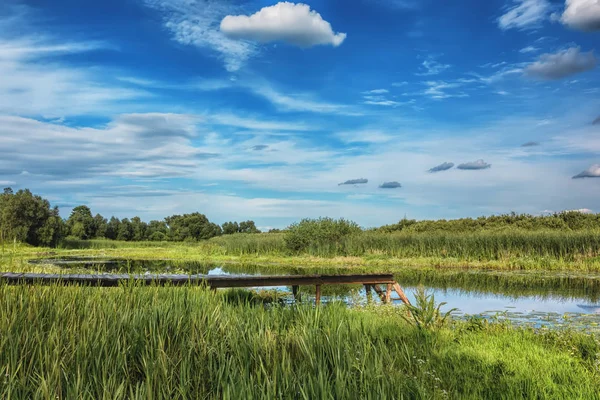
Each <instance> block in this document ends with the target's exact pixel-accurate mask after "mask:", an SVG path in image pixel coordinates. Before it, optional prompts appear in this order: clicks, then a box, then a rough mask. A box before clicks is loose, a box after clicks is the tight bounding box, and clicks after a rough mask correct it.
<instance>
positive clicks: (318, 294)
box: [315, 285, 321, 305]
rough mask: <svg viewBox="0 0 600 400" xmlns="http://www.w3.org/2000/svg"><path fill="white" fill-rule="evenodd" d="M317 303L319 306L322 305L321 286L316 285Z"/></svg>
mask: <svg viewBox="0 0 600 400" xmlns="http://www.w3.org/2000/svg"><path fill="white" fill-rule="evenodd" d="M315 303H316V304H317V305H319V304H321V285H316V291H315Z"/></svg>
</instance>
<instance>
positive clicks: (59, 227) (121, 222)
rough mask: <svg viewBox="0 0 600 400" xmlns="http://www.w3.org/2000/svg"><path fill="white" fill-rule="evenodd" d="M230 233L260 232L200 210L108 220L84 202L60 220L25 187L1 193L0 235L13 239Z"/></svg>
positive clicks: (186, 237)
mask: <svg viewBox="0 0 600 400" xmlns="http://www.w3.org/2000/svg"><path fill="white" fill-rule="evenodd" d="M234 233H260V230H258V228H256V225H255V223H254V221H250V220H249V221H242V222H239V223H238V222H226V223H224V224H223V225H222V226H221V225H218V224H215V223H213V222H210V221H209V220H208V218H207V217H206V216H205V215H204V214H201V213H198V212H195V213H191V214H183V215H172V216H169V217H166V218H165V219H164V220H160V221H159V220H153V221H150V222H148V223H147V222H145V221H142V220H141V219H140V218H139V217H133V218H131V219H129V218H123V219H119V218H116V217H114V216H113V217H111V218H110V219H107V218H105V217H103V216H102V215H100V214H96V215H93V214H92V211H91V210H90V208H89V207H88V206H84V205H82V206H77V207H75V208H73V210H72V211H71V214H70V215H69V218H67V219H66V220H64V219H62V218H61V217H60V215H59V210H58V207H51V206H50V202H49V201H48V200H46V199H44V198H42V197H41V196H38V195H34V194H33V193H31V191H29V190H28V189H22V190H19V191H18V192H16V193H15V192H13V190H12V189H11V188H5V189H4V191H3V193H2V194H1V195H0V240H2V241H5V240H10V241H12V240H15V241H17V242H22V243H28V244H31V245H34V246H56V245H57V244H58V243H59V242H60V241H61V240H62V239H64V238H67V237H70V238H75V239H83V240H88V239H110V240H124V241H143V240H150V241H163V240H168V241H198V240H205V239H210V238H212V237H215V236H220V235H231V234H234Z"/></svg>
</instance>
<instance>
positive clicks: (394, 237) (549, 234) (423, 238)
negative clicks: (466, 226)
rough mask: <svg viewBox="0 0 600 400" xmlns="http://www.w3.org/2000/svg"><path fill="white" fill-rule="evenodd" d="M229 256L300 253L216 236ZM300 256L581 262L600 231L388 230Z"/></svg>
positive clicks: (277, 241)
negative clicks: (459, 231)
mask: <svg viewBox="0 0 600 400" xmlns="http://www.w3.org/2000/svg"><path fill="white" fill-rule="evenodd" d="M209 243H213V244H215V245H218V246H220V247H222V249H223V252H224V254H230V255H246V254H252V255H261V254H280V255H293V254H298V253H295V252H293V251H291V250H290V249H289V248H288V247H286V242H285V234H241V235H227V236H221V237H218V238H215V239H211V240H210V241H209ZM301 254H306V255H311V256H317V257H336V256H356V257H360V256H368V255H381V256H387V257H401V258H409V257H438V258H460V259H464V260H502V259H509V258H513V257H518V258H523V257H536V258H544V257H546V258H553V259H561V260H577V259H581V258H597V257H598V256H599V255H600V232H599V231H571V232H560V231H533V232H532V231H519V230H511V231H500V232H491V231H490V232H486V231H482V232H476V233H447V232H432V233H414V232H397V233H384V232H373V231H365V232H362V233H360V234H355V235H350V236H347V237H343V238H342V239H340V240H339V241H338V242H336V243H330V242H327V241H312V242H310V243H309V245H308V246H307V248H306V250H305V251H303V252H302V253H301Z"/></svg>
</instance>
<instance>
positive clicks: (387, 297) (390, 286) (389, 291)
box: [384, 283, 392, 304]
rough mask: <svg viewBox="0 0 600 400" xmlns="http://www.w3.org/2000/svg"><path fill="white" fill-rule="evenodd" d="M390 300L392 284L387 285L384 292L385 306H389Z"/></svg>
mask: <svg viewBox="0 0 600 400" xmlns="http://www.w3.org/2000/svg"><path fill="white" fill-rule="evenodd" d="M391 298H392V284H391V283H388V284H387V287H386V290H385V301H384V303H385V304H389V303H390V299H391Z"/></svg>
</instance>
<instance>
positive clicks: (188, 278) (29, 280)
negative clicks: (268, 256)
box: [0, 272, 410, 304]
mask: <svg viewBox="0 0 600 400" xmlns="http://www.w3.org/2000/svg"><path fill="white" fill-rule="evenodd" d="M130 280H133V281H135V282H136V283H139V284H142V285H161V286H164V285H172V286H182V285H202V286H207V287H210V288H212V289H217V288H234V287H270V286H291V287H292V291H293V293H294V296H295V297H296V298H297V297H298V287H299V286H313V285H314V286H315V287H316V302H317V304H319V303H320V301H321V285H342V284H360V285H364V286H365V289H366V290H367V294H368V295H369V294H370V290H371V289H374V290H375V292H376V293H377V294H378V295H379V296H380V297H381V300H382V301H383V302H384V303H389V302H390V301H391V294H392V291H395V292H396V293H397V294H398V296H399V298H398V300H402V301H403V302H404V303H406V304H410V303H409V301H408V299H407V298H406V295H405V294H404V292H403V290H402V288H401V287H400V285H398V283H396V281H395V280H394V276H393V275H392V274H375V275H270V276H260V275H257V276H228V275H175V274H138V275H135V274H97V275H95V274H32V273H10V272H7V273H0V283H6V284H10V285H23V284H25V285H27V284H71V285H88V286H101V287H114V286H119V284H121V283H124V282H126V281H130ZM380 285H385V288H386V289H385V290H383V289H382V288H381V286H380Z"/></svg>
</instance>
